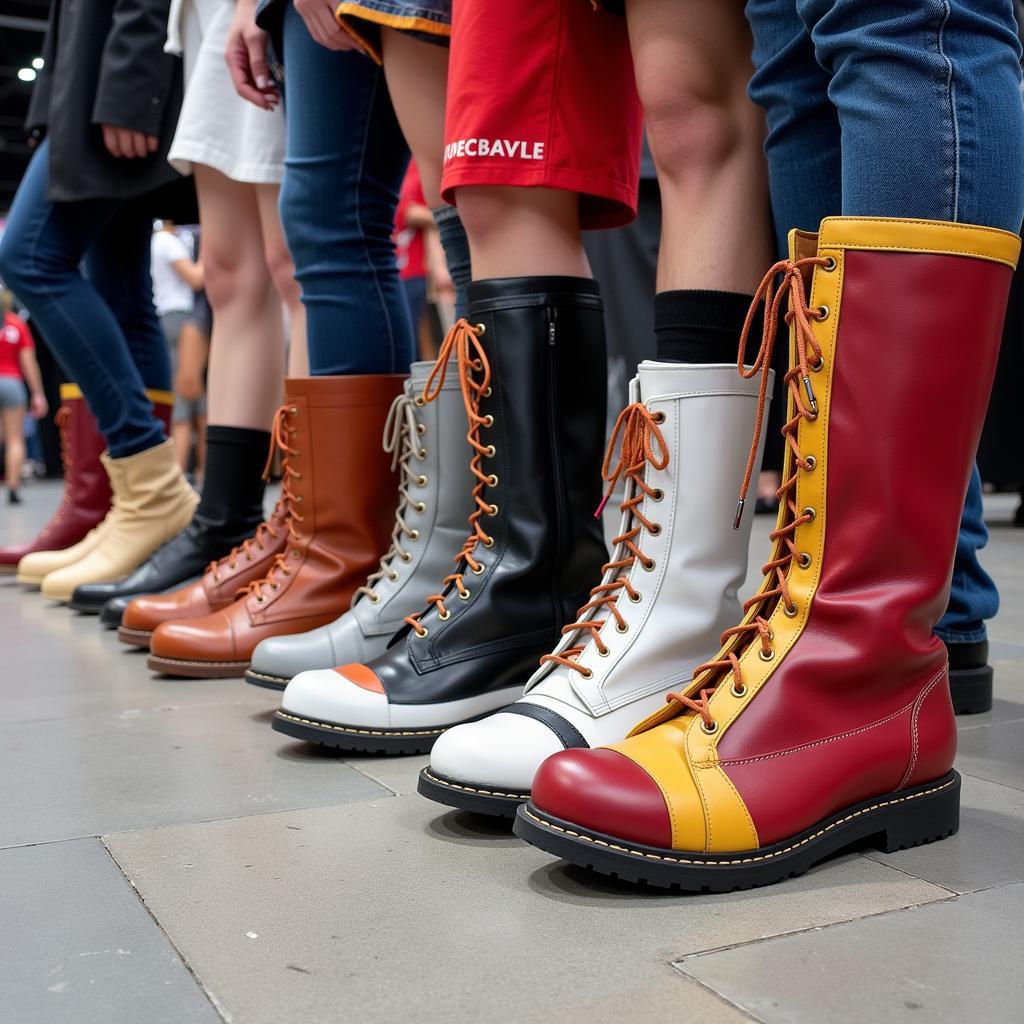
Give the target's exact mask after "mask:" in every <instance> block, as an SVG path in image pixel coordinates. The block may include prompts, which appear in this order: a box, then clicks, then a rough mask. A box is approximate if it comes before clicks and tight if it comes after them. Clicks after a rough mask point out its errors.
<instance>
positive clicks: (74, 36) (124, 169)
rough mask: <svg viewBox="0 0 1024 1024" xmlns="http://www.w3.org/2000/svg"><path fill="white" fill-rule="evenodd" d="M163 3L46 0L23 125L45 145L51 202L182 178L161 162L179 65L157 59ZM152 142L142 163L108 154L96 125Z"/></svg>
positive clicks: (177, 101) (139, 189)
mask: <svg viewBox="0 0 1024 1024" xmlns="http://www.w3.org/2000/svg"><path fill="white" fill-rule="evenodd" d="M169 7H170V0H52V2H51V7H50V23H49V26H48V27H47V32H46V43H45V45H44V49H43V59H44V61H45V64H44V66H43V70H42V72H41V73H40V75H39V78H38V79H37V80H36V87H35V91H34V93H33V95H32V101H31V104H30V106H29V112H28V118H27V120H26V127H27V128H28V130H29V131H30V132H32V133H35V134H45V135H46V136H47V137H48V138H49V140H50V188H49V192H48V198H49V199H51V200H54V201H58V202H61V201H69V200H78V199H95V198H99V197H106V198H122V199H128V198H131V197H134V196H139V195H143V194H145V193H148V192H151V191H153V190H154V189H156V188H158V187H160V186H161V185H164V184H166V183H168V182H171V181H174V180H175V179H179V178H180V175H179V174H178V173H177V171H175V170H174V168H172V167H171V165H170V164H169V163H168V162H167V151H168V149H170V145H171V140H172V138H173V136H174V129H175V126H176V125H177V122H178V112H179V110H180V109H181V97H182V71H181V61H180V60H179V59H178V58H177V57H174V56H172V55H170V54H166V53H164V52H163V49H164V42H165V40H166V38H167V13H168V9H169ZM103 124H112V125H116V126H117V127H120V128H129V129H132V130H134V131H140V132H145V133H147V134H149V135H156V136H157V137H158V138H159V140H160V145H159V147H158V149H157V151H156V152H155V153H152V154H150V155H149V156H147V157H144V158H142V159H138V158H134V159H124V158H117V157H112V156H111V155H110V154H109V153H108V152H107V150H106V147H105V146H104V145H103V133H102V131H101V129H100V125H103Z"/></svg>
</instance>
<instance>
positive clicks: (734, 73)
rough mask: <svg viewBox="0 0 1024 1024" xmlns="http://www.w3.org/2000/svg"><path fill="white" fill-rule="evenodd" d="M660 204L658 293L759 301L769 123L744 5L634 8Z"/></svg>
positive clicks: (765, 246)
mask: <svg viewBox="0 0 1024 1024" xmlns="http://www.w3.org/2000/svg"><path fill="white" fill-rule="evenodd" d="M626 8H627V11H626V13H627V18H628V21H629V35H630V42H631V45H632V48H633V60H634V63H635V65H636V80H637V88H638V90H639V93H640V99H641V101H642V102H643V106H644V116H645V121H646V125H647V134H648V139H649V141H650V145H651V152H652V154H653V156H654V162H655V165H656V167H657V171H658V183H659V185H660V186H661V196H662V241H661V252H660V256H659V265H658V290H659V291H666V290H669V289H677V288H704V289H713V290H719V291H732V292H741V293H748V292H753V290H754V289H755V287H756V286H757V283H758V282H759V281H760V279H761V275H762V274H763V273H764V271H765V268H766V267H768V266H769V265H770V264H771V263H772V254H773V247H772V231H771V223H770V216H769V205H768V198H767V196H768V180H767V167H766V163H765V158H764V152H763V149H762V146H763V143H764V127H763V119H762V116H761V113H760V111H759V110H758V108H756V107H755V106H754V105H753V104H752V103H751V102H750V100H749V99H748V98H747V93H746V87H747V83H748V82H749V80H750V75H751V73H752V67H751V63H750V50H751V40H750V31H749V29H748V27H747V23H746V20H745V18H744V16H743V5H742V4H739V3H722V2H721V0H687V2H686V3H679V2H678V0H628V3H627V4H626Z"/></svg>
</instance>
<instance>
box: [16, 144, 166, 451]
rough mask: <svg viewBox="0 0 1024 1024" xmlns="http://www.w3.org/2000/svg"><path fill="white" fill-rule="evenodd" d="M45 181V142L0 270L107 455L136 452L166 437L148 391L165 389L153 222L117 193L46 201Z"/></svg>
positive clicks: (22, 192) (19, 198)
mask: <svg viewBox="0 0 1024 1024" xmlns="http://www.w3.org/2000/svg"><path fill="white" fill-rule="evenodd" d="M48 179H49V143H48V142H43V143H42V145H41V146H40V147H39V148H38V149H37V150H36V152H35V154H34V155H33V157H32V160H31V161H30V163H29V166H28V170H27V171H26V172H25V177H24V178H23V179H22V181H21V185H20V187H19V188H18V192H17V195H16V196H15V197H14V205H13V206H12V207H11V212H10V216H9V217H8V220H7V230H6V231H5V232H4V236H3V241H2V242H0V276H2V277H3V279H4V280H5V281H6V283H7V285H8V287H9V288H10V289H11V290H12V291H13V292H14V293H15V294H16V295H17V296H18V298H19V299H20V300H21V301H22V302H23V303H24V304H25V306H26V307H27V308H28V310H29V312H30V313H31V315H32V318H33V319H34V320H35V322H36V323H37V324H38V326H39V329H40V331H41V332H42V335H43V337H44V338H45V339H46V343H47V345H48V346H49V347H50V349H51V350H52V351H53V353H54V355H56V357H57V359H58V360H59V362H60V364H61V366H62V367H63V368H64V372H65V373H67V375H68V376H69V377H70V378H71V379H72V380H73V381H74V382H75V383H76V384H77V385H78V386H79V387H80V388H81V389H82V394H83V395H84V396H85V400H86V402H87V403H88V406H89V408H90V410H91V411H92V414H93V415H94V416H95V417H96V422H97V424H98V425H99V429H100V432H101V433H102V434H103V436H104V437H105V438H106V439H107V448H108V450H109V452H110V454H111V455H112V456H113V457H114V458H123V457H125V456H127V455H135V454H137V453H138V452H141V451H145V450H146V449H147V448H152V447H154V446H155V445H158V444H160V442H161V441H163V439H164V430H163V427H162V426H161V424H160V421H159V420H157V418H156V417H155V415H154V414H153V408H152V405H151V403H150V400H149V398H148V397H147V396H146V389H147V388H152V389H154V390H158V391H170V390H171V363H170V357H169V355H168V352H167V343H166V342H165V340H164V335H163V331H161V329H160V322H159V320H158V319H157V315H156V310H155V309H154V308H153V282H152V279H151V278H150V274H149V246H150V239H151V238H152V235H153V221H152V219H151V217H150V215H149V213H148V212H147V211H146V210H145V209H144V208H143V207H142V206H140V205H139V204H138V203H130V202H125V201H124V200H119V199H87V200H81V201H79V202H73V203H53V202H50V201H49V200H48V199H47V198H46V188H47V181H48ZM83 263H84V267H85V273H86V277H83V276H82V272H81V269H80V265H81V264H83Z"/></svg>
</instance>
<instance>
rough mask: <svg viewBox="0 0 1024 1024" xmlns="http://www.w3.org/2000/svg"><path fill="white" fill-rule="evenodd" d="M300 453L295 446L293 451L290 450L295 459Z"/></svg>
mask: <svg viewBox="0 0 1024 1024" xmlns="http://www.w3.org/2000/svg"><path fill="white" fill-rule="evenodd" d="M301 454H302V452H300V451H299V449H298V448H296V449H295V451H293V452H291V456H292V458H293V459H297V458H298V457H299V456H300V455H301Z"/></svg>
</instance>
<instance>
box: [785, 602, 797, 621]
mask: <svg viewBox="0 0 1024 1024" xmlns="http://www.w3.org/2000/svg"><path fill="white" fill-rule="evenodd" d="M782 614H783V615H785V616H786V618H787V619H795V618H796V617H797V616H798V615H799V614H800V607H799V605H793V606H792V607H790V606H789V605H788V604H784V605H783V606H782Z"/></svg>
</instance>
